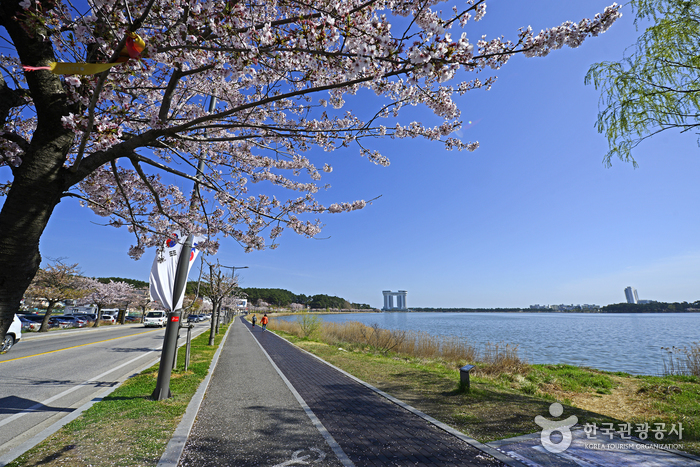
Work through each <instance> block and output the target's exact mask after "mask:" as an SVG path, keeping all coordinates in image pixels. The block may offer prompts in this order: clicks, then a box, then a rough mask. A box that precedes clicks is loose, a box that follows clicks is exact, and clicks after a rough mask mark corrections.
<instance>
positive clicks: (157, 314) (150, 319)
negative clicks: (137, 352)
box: [143, 311, 168, 328]
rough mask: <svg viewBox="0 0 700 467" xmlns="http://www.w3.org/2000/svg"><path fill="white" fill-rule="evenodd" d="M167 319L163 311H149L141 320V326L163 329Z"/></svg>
mask: <svg viewBox="0 0 700 467" xmlns="http://www.w3.org/2000/svg"><path fill="white" fill-rule="evenodd" d="M167 320H168V317H167V315H166V314H165V312H164V311H149V312H148V313H146V317H145V318H144V319H143V325H144V326H146V327H147V328H148V327H163V326H165V324H166V323H167Z"/></svg>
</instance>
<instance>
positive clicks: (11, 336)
mask: <svg viewBox="0 0 700 467" xmlns="http://www.w3.org/2000/svg"><path fill="white" fill-rule="evenodd" d="M21 338H22V322H21V321H20V320H19V317H17V315H15V317H14V319H13V320H12V324H10V329H8V330H7V334H5V339H3V341H2V345H0V352H7V351H8V350H10V349H11V348H12V346H13V345H15V344H16V343H17V342H19V340H20V339H21Z"/></svg>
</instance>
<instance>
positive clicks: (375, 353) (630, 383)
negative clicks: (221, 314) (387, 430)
mask: <svg viewBox="0 0 700 467" xmlns="http://www.w3.org/2000/svg"><path fill="white" fill-rule="evenodd" d="M303 319H304V318H301V319H300V323H297V324H299V326H295V323H293V322H292V323H291V324H289V322H282V321H281V320H273V321H271V324H270V328H271V329H273V330H275V332H277V333H279V334H280V335H282V336H284V337H285V338H287V339H289V340H290V341H292V342H293V343H295V344H296V345H297V346H299V347H301V348H303V349H305V350H307V351H309V352H311V353H314V354H315V355H318V356H319V357H321V358H323V359H324V360H326V361H328V362H330V363H332V364H333V365H336V366H337V367H339V368H342V369H343V370H345V371H347V372H348V373H350V374H352V375H354V376H356V377H358V378H360V379H362V380H364V381H367V382H368V383H370V384H372V385H373V386H375V387H377V388H379V389H381V390H383V391H385V392H387V393H389V394H392V395H393V396H395V397H397V398H399V399H401V400H403V401H405V402H407V403H408V404H410V405H412V406H414V407H416V408H418V409H419V410H421V411H423V412H425V413H427V414H429V415H431V416H432V417H434V418H436V419H438V420H440V421H442V422H444V423H447V424H448V425H450V426H453V427H454V428H456V429H458V430H460V431H462V432H463V433H465V434H467V435H469V436H471V437H473V438H475V439H477V440H479V441H482V442H488V441H492V440H496V439H503V438H510V437H514V436H519V435H522V434H527V433H537V432H540V431H541V427H539V426H538V425H537V424H535V422H534V418H535V417H536V416H537V415H541V416H544V417H547V418H551V416H550V415H549V406H550V404H551V403H552V402H554V401H558V402H560V403H562V404H563V405H564V406H565V407H564V415H563V416H564V417H568V416H570V415H576V416H577V417H578V421H579V423H580V424H582V425H583V424H586V423H590V424H594V423H595V424H596V425H597V426H598V427H599V428H602V426H603V425H602V423H613V426H614V427H615V428H617V427H618V426H619V424H620V423H630V424H634V425H633V426H636V424H643V423H648V424H649V425H650V427H651V428H652V429H653V428H654V426H655V425H654V424H655V423H665V424H666V425H665V430H664V431H665V436H664V438H663V440H658V439H654V434H653V433H652V431H649V432H648V433H649V441H652V442H657V443H660V444H665V443H679V444H682V445H683V449H684V450H685V451H687V452H691V453H694V454H698V455H700V442H699V440H700V384H699V383H700V379H698V378H697V377H695V376H666V377H654V376H632V375H628V374H625V373H611V372H605V371H598V370H594V369H589V368H580V367H576V366H571V365H529V364H527V363H525V362H522V361H520V360H519V359H518V358H517V348H513V347H512V346H504V345H488V346H486V347H485V349H484V350H478V349H475V348H474V347H472V346H469V345H467V344H464V343H462V344H460V345H461V346H462V347H461V350H460V351H461V352H462V353H460V352H457V351H456V350H455V349H456V347H455V346H456V345H457V343H455V342H452V341H446V342H445V343H444V345H442V346H441V345H440V344H441V343H440V342H433V341H425V338H426V337H425V336H416V335H414V336H409V338H406V336H403V339H402V338H401V337H402V336H399V339H398V340H399V341H401V342H399V343H396V342H394V343H393V344H392V343H391V342H390V341H389V337H390V336H388V335H384V336H382V335H381V332H379V331H378V330H376V329H375V330H373V329H372V328H367V327H365V328H366V329H364V330H363V329H362V328H360V326H362V325H360V324H359V323H349V324H348V325H346V327H347V329H344V330H339V329H338V325H336V324H332V325H331V326H328V325H320V326H314V325H313V324H314V323H311V325H310V323H308V322H307V323H304V322H303ZM305 328H306V329H305ZM309 328H312V330H311V331H309ZM377 332H379V334H377ZM338 336H343V337H344V338H346V341H343V340H342V339H339V338H338ZM350 336H356V337H357V338H358V340H355V341H351V339H350ZM411 340H413V342H408V341H411ZM421 342H422V343H421ZM417 343H418V344H417ZM441 347H442V348H441ZM397 349H404V350H407V351H404V352H402V351H397ZM457 350H459V349H457ZM471 358H475V359H476V360H470V359H471ZM478 360H481V361H478ZM467 362H469V363H472V364H475V365H476V368H475V369H474V370H473V372H472V374H473V376H472V377H471V390H470V391H468V392H464V391H460V389H459V384H458V383H459V367H460V366H462V365H464V364H465V363H467ZM678 423H682V425H683V430H684V431H683V433H682V439H681V440H678V438H677V437H676V436H670V435H668V432H669V431H670V427H671V425H672V424H678ZM632 434H633V435H635V434H636V433H635V432H634V431H633V433H632Z"/></svg>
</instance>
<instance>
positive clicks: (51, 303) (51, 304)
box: [39, 300, 58, 332]
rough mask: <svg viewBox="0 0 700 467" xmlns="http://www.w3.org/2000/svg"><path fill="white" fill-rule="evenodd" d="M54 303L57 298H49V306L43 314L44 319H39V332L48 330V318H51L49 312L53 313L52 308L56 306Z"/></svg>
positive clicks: (56, 301)
mask: <svg viewBox="0 0 700 467" xmlns="http://www.w3.org/2000/svg"><path fill="white" fill-rule="evenodd" d="M56 303H58V300H49V306H48V307H46V314H44V319H43V320H41V328H39V332H48V331H49V318H51V313H53V308H54V307H55V306H56Z"/></svg>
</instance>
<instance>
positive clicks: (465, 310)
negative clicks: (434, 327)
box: [411, 308, 525, 313]
mask: <svg viewBox="0 0 700 467" xmlns="http://www.w3.org/2000/svg"><path fill="white" fill-rule="evenodd" d="M411 311H434V312H442V313H496V312H500V313H512V312H521V311H525V310H523V309H521V308H411Z"/></svg>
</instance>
